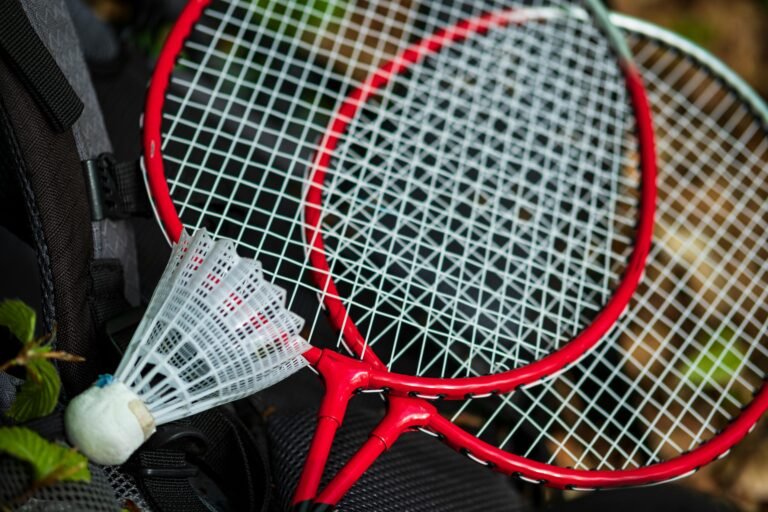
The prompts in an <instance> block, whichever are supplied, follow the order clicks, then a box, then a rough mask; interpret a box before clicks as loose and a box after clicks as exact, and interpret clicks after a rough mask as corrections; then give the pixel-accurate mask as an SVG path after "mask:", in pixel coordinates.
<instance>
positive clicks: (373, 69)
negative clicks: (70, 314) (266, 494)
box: [144, 1, 655, 503]
mask: <svg viewBox="0 0 768 512" xmlns="http://www.w3.org/2000/svg"><path fill="white" fill-rule="evenodd" d="M582 8H584V9H582ZM144 128H145V130H144V146H145V148H144V149H145V165H146V174H147V179H148V184H149V188H150V193H151V196H152V199H153V204H154V206H155V208H156V211H157V214H158V217H159V219H160V220H161V222H162V223H163V225H164V227H165V229H166V232H167V234H168V236H169V238H170V239H172V240H175V239H176V238H177V237H178V235H179V233H180V232H181V230H182V227H183V226H189V227H190V228H199V227H206V228H207V229H209V230H210V231H211V232H213V233H215V234H217V235H219V236H226V237H229V238H231V239H233V240H235V241H236V242H237V243H238V244H239V246H240V248H241V250H243V251H244V252H250V253H251V254H253V255H255V256H256V257H258V258H259V259H260V260H261V261H262V263H263V264H264V269H265V271H266V272H268V273H271V275H272V276H273V277H274V279H275V280H276V282H278V283H279V284H280V285H281V286H283V287H285V288H287V289H289V290H292V294H291V297H290V299H289V304H290V306H291V307H292V308H294V309H300V308H301V307H302V305H301V303H302V301H301V300H299V298H301V297H305V296H306V292H307V290H311V291H312V293H317V294H318V295H319V298H320V302H322V303H323V305H324V306H325V307H326V308H327V311H328V317H329V319H330V323H331V324H332V325H333V327H334V328H335V330H336V331H337V332H338V334H337V335H336V337H335V339H331V340H328V341H329V342H330V345H331V346H334V348H338V347H341V346H344V347H346V348H347V349H348V350H349V351H350V352H351V353H353V354H355V355H356V356H357V358H358V359H357V360H355V359H352V358H350V357H347V356H343V355H340V354H338V353H337V352H336V351H334V350H331V349H318V348H313V349H311V350H309V351H308V352H307V353H305V357H306V358H307V359H308V360H309V361H310V363H312V364H313V365H314V366H315V367H316V369H317V370H318V371H319V372H320V374H321V375H322V377H323V379H324V381H325V385H326V397H325V399H324V401H323V403H322V405H321V409H320V419H319V422H318V428H317V433H316V436H315V439H314V441H313V443H312V447H311V449H310V454H309V456H308V463H307V465H306V468H305V471H304V476H303V477H302V480H301V483H300V485H299V488H298V491H297V496H296V502H297V503H299V502H306V501H307V500H311V499H312V498H313V497H314V496H315V493H316V490H317V488H318V486H319V483H320V478H321V476H322V469H323V466H324V461H325V460H326V459H327V454H328V452H329V450H330V447H331V444H332V440H333V436H334V435H335V431H336V429H337V428H338V426H339V425H340V424H341V422H342V420H343V415H344V411H345V409H346V405H347V402H348V400H349V398H350V397H351V396H352V395H353V394H354V393H355V392H357V391H358V390H367V391H374V392H381V393H385V392H386V393H389V394H391V395H392V397H391V399H390V401H389V403H390V408H389V413H388V416H387V418H385V420H384V421H383V423H382V424H381V425H380V426H379V428H378V429H377V431H376V432H375V433H374V434H375V435H374V436H373V437H372V441H371V443H372V444H370V445H366V447H364V449H363V452H361V453H362V455H361V456H360V457H355V459H353V465H352V467H353V470H352V471H351V472H346V473H344V472H343V474H341V475H340V477H342V478H343V479H344V480H345V484H344V485H343V486H336V491H334V492H333V497H332V498H331V497H329V495H328V494H325V495H321V496H320V497H321V498H322V499H321V501H322V502H323V503H335V501H337V500H338V498H340V496H341V494H343V492H344V491H345V489H344V488H343V487H348V486H349V485H351V483H352V482H353V481H354V480H356V477H357V476H359V474H360V473H362V471H364V470H365V468H367V467H368V466H369V465H370V463H372V461H373V460H374V459H375V458H376V456H377V455H378V453H381V451H383V450H384V449H385V448H387V447H388V446H389V445H390V444H391V442H393V441H394V439H395V438H396V437H397V435H399V433H400V432H402V431H403V430H405V429H407V428H410V427H413V426H417V425H416V424H417V423H423V421H424V418H425V416H424V414H425V411H431V410H432V409H431V406H428V405H427V403H426V402H424V401H422V400H418V399H416V398H419V399H439V398H445V399H466V398H468V397H476V396H483V395H490V394H500V393H508V392H510V391H512V390H514V389H517V388H519V387H520V386H522V385H525V384H531V383H534V382H536V381H538V380H540V379H542V378H544V377H546V376H549V375H552V374H553V373H555V372H558V371H561V370H562V369H563V368H564V367H565V366H567V365H568V364H571V363H573V362H575V361H576V360H577V359H579V357H581V356H582V355H583V354H584V353H585V352H586V351H587V350H589V349H590V348H592V347H593V346H594V345H595V344H596V343H597V342H598V341H599V340H600V339H601V337H602V336H603V335H604V334H605V333H606V331H607V330H608V329H610V328H611V326H612V325H613V324H614V323H615V321H616V319H617V318H618V317H619V316H620V314H621V312H622V311H623V310H624V309H625V307H626V305H627V303H628V301H629V298H630V297H631V295H632V293H633V292H634V290H635V289H636V286H637V283H638V281H639V280H640V276H641V274H642V270H643V263H644V260H645V257H646V255H647V253H648V250H649V246H650V238H651V233H652V225H653V209H654V208H653V206H654V198H655V158H654V150H653V134H652V129H651V122H650V116H649V111H648V107H647V102H646V99H645V95H644V90H643V87H642V83H641V81H640V79H639V77H638V75H637V73H636V69H635V67H634V66H633V64H632V63H631V60H630V54H629V52H628V50H627V49H626V47H625V45H624V43H623V40H622V39H621V37H620V36H618V35H617V33H616V32H615V30H614V29H613V28H612V26H611V25H610V23H609V22H608V20H607V17H606V16H605V12H604V11H603V10H602V7H601V6H600V5H599V4H597V3H596V2H592V1H587V2H584V3H583V4H582V3H581V2H531V3H530V5H527V4H526V6H525V7H515V6H514V4H509V3H506V2H469V3H461V4H456V5H454V4H451V5H448V4H442V3H440V2H429V3H425V4H421V5H416V3H415V2H410V1H404V2H403V3H390V2H386V3H380V4H378V3H375V2H312V1H309V2H295V3H288V4H284V3H278V2H266V1H264V2H207V1H193V2H190V3H189V4H188V5H187V8H186V9H185V11H184V12H183V14H182V15H181V17H180V19H179V21H178V22H177V24H176V26H175V27H174V29H173V30H172V31H171V33H170V35H169V37H168V40H167V42H166V45H165V47H164V50H163V52H162V53H161V56H160V58H159V61H158V64H157V67H156V71H155V74H154V77H153V80H152V84H151V87H150V91H149V94H148V100H147V108H146V111H145V116H144ZM287 276H296V277H287ZM304 316H305V317H307V316H309V317H310V318H311V317H312V314H310V315H307V314H304ZM318 318H319V313H317V312H315V313H314V321H313V322H310V331H312V329H313V328H314V327H313V326H314V325H316V323H317V321H318ZM313 334H314V333H313V332H310V333H309V337H310V338H314V336H313ZM374 350H375V353H374ZM409 397H410V398H409ZM384 431H386V432H384ZM326 491H328V490H326ZM326 500H328V501H326Z"/></svg>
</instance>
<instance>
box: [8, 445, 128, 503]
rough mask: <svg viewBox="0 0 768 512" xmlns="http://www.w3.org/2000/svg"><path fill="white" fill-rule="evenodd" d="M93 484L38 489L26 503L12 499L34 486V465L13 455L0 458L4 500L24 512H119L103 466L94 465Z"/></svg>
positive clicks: (69, 484) (70, 483)
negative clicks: (31, 484) (31, 483)
mask: <svg viewBox="0 0 768 512" xmlns="http://www.w3.org/2000/svg"><path fill="white" fill-rule="evenodd" d="M89 468H90V470H91V477H92V479H91V483H90V484H85V483H78V482H65V483H60V484H56V485H52V486H49V487H45V488H43V489H41V490H39V491H37V492H36V493H35V494H34V496H33V497H32V498H31V499H29V500H28V501H26V502H25V503H24V504H23V506H19V505H18V504H15V503H12V502H11V500H12V499H13V498H15V497H16V496H19V495H21V494H23V492H24V490H25V489H27V488H28V487H29V485H30V482H31V478H32V472H31V469H30V467H29V466H28V465H27V464H25V463H23V462H20V461H18V460H16V459H12V458H10V457H0V503H9V506H11V507H12V510H17V509H18V510H23V511H24V512H70V511H72V512H81V511H88V512H91V511H92V512H118V511H119V510H120V507H119V506H118V505H117V502H116V501H115V496H114V494H113V493H112V489H111V487H110V486H109V483H108V482H107V479H106V476H105V475H104V472H103V471H102V470H101V468H99V467H97V466H94V465H93V464H91V465H90V466H89Z"/></svg>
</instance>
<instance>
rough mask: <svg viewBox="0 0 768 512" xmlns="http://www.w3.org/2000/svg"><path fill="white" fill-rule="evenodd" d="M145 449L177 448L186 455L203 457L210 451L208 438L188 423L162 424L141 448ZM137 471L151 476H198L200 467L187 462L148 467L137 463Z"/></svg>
mask: <svg viewBox="0 0 768 512" xmlns="http://www.w3.org/2000/svg"><path fill="white" fill-rule="evenodd" d="M141 449H142V451H144V450H176V451H179V452H182V453H184V454H185V455H192V456H195V457H201V456H203V455H205V454H206V453H207V452H208V439H207V438H206V437H205V434H203V433H202V432H201V431H200V430H198V429H196V428H194V427H190V426H188V425H161V426H160V427H158V429H157V432H155V433H154V434H153V435H152V437H150V438H149V440H148V441H147V442H146V443H144V446H143V447H142V448H141ZM134 469H135V472H136V473H137V474H139V475H141V476H143V477H151V478H185V477H194V476H197V475H198V473H199V472H200V470H199V468H198V467H197V466H195V465H193V464H190V463H189V462H187V461H186V460H185V463H184V464H183V465H181V466H176V467H146V466H143V465H137V466H135V467H134Z"/></svg>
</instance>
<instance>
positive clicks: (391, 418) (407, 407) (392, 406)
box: [316, 396, 437, 510]
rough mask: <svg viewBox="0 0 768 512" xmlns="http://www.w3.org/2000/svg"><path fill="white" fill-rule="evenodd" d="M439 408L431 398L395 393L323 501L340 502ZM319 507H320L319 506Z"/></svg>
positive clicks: (325, 493)
mask: <svg viewBox="0 0 768 512" xmlns="http://www.w3.org/2000/svg"><path fill="white" fill-rule="evenodd" d="M436 414H437V410H436V409H435V408H434V407H433V406H432V405H431V404H430V403H428V402H425V401H424V400H420V399H416V398H406V397H400V396H392V397H390V398H389V407H388V409H387V414H386V415H385V416H384V418H383V419H382V420H381V422H380V423H379V424H378V425H377V426H376V428H375V429H374V430H373V432H372V433H371V436H370V437H369V438H368V440H367V441H366V442H365V444H364V445H363V447H362V448H361V449H360V450H358V452H357V453H355V455H354V456H353V457H352V458H351V459H350V460H349V462H348V463H347V464H346V465H345V466H344V468H342V470H341V471H339V473H338V474H337V475H336V476H335V477H334V478H333V480H331V482H330V483H329V484H328V486H327V487H326V488H325V490H323V492H322V493H320V494H319V495H318V497H317V500H316V503H318V504H320V505H327V506H333V505H336V504H337V503H338V502H339V501H340V500H341V499H342V498H343V497H344V495H345V494H346V493H347V491H349V489H350V488H352V486H353V485H354V484H355V482H357V481H358V480H359V479H360V477H361V476H362V475H363V473H365V472H366V471H367V470H368V468H370V467H371V465H372V464H373V463H374V462H375V461H376V459H378V458H379V456H380V455H381V454H382V453H384V452H385V451H387V450H389V449H390V448H391V447H392V445H393V444H394V443H395V441H397V439H398V438H399V437H400V436H401V435H402V434H403V433H404V432H406V431H410V430H414V429H416V428H424V427H428V426H429V424H430V422H431V420H432V418H433V417H434V415H436ZM316 510H318V509H316Z"/></svg>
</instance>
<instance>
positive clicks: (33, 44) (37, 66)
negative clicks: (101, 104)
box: [0, 0, 84, 132]
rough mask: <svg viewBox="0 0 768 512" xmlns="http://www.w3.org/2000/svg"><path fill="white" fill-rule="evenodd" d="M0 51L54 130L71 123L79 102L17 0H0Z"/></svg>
mask: <svg viewBox="0 0 768 512" xmlns="http://www.w3.org/2000/svg"><path fill="white" fill-rule="evenodd" d="M0 51H2V53H3V56H4V57H5V58H6V61H7V63H8V65H9V66H10V67H11V68H13V69H14V71H16V73H17V74H18V76H19V78H20V79H21V80H22V82H24V85H25V86H26V87H27V89H28V90H29V91H30V93H31V94H32V96H33V97H34V98H35V102H36V103H37V104H38V105H39V106H40V109H41V110H42V111H43V112H44V113H45V115H46V116H47V118H48V121H49V122H50V123H51V126H52V127H53V129H54V130H55V131H56V132H63V131H66V130H68V129H69V128H71V127H72V125H73V124H74V123H75V121H77V119H78V118H79V117H80V114H81V113H82V112H83V108H84V105H83V102H82V101H80V98H78V97H77V94H75V91H74V90H73V89H72V86H71V85H70V84H69V82H68V81H67V79H66V77H65V76H64V73H62V72H61V69H59V66H58V65H57V64H56V61H54V60H53V57H52V56H51V54H50V53H49V52H48V49H47V48H46V47H45V45H44V44H43V42H42V41H41V40H40V38H39V37H38V36H37V33H36V32H35V29H34V28H33V27H32V24H31V23H30V22H29V19H28V18H27V15H26V14H25V12H24V8H23V7H22V6H21V3H20V2H19V1H18V0H3V1H2V2H0Z"/></svg>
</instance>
